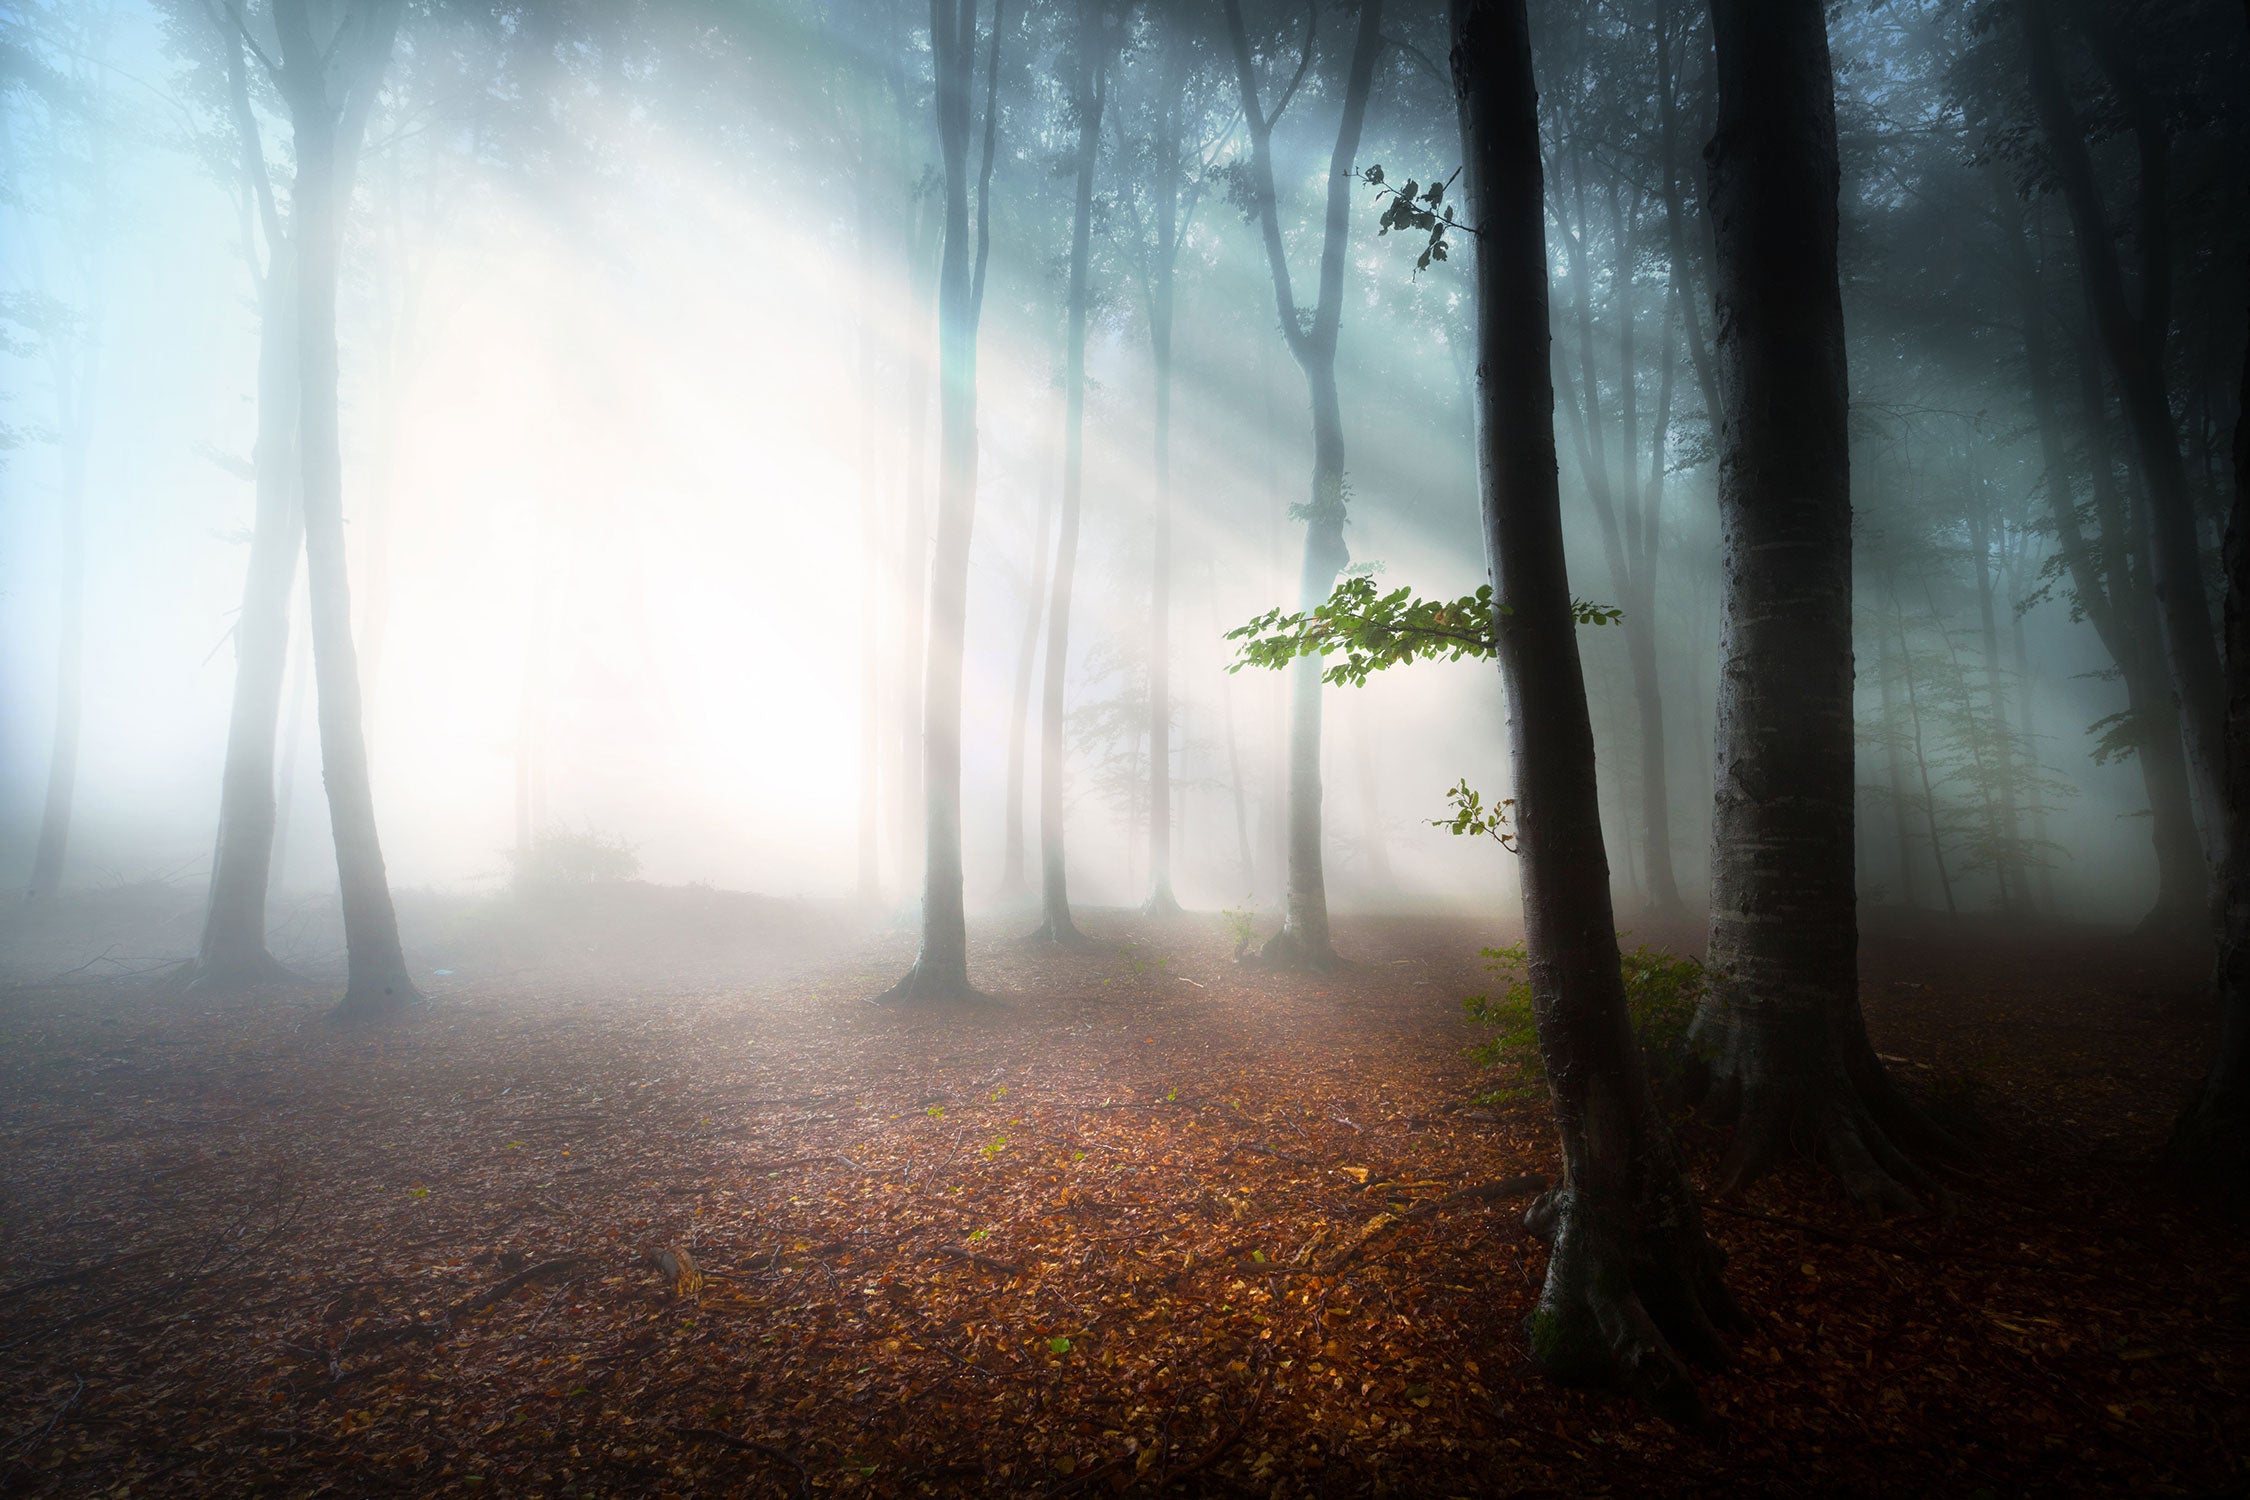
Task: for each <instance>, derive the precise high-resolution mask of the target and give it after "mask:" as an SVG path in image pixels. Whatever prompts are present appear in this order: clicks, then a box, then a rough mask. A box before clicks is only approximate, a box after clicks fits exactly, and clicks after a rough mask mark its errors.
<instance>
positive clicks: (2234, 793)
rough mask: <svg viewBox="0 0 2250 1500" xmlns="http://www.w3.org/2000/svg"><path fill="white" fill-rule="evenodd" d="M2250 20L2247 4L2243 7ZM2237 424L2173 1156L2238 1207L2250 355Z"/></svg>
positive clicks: (2248, 1098) (2245, 968)
mask: <svg viewBox="0 0 2250 1500" xmlns="http://www.w3.org/2000/svg"><path fill="white" fill-rule="evenodd" d="M2243 16H2244V19H2245V20H2250V3H2245V5H2244V6H2243ZM2237 389H2238V393H2239V394H2238V399H2239V401H2240V410H2239V411H2238V413H2237V415H2236V417H2235V425H2234V504H2233V507H2232V509H2231V512H2230V514H2229V516H2228V519H2227V540H2226V575H2227V596H2226V610H2225V615H2224V619H2225V625H2226V752H2227V754H2226V772H2227V777H2226V792H2227V801H2226V804H2225V814H2226V818H2227V823H2228V828H2227V835H2228V836H2227V838H2226V840H2225V847H2226V851H2227V852H2226V858H2225V860H2224V861H2223V862H2222V863H2221V864H2220V866H2219V879H2218V888H2219V890H2218V894H2219V899H2218V901H2217V902H2216V903H2215V905H2216V907H2217V910H2218V917H2219V921H2218V935H2219V941H2218V959H2217V963H2216V966H2215V968H2214V972H2213V988H2214V989H2216V991H2217V992H2218V994H2217V998H2218V1003H2219V1045H2218V1049H2217V1051H2215V1052H2214V1053H2213V1054H2212V1057H2211V1065H2210V1067H2209V1069H2208V1070H2207V1071H2206V1072H2205V1073H2204V1075H2203V1087H2202V1088H2201V1089H2200V1090H2199V1091H2198V1092H2197V1094H2196V1097H2195V1099H2194V1100H2193V1101H2192V1102H2191V1103H2190V1104H2189V1105H2188V1107H2187V1109H2186V1110H2185V1111H2184V1112H2183V1113H2182V1114H2181V1116H2180V1120H2179V1124H2178V1125H2177V1126H2176V1127H2175V1128H2174V1129H2173V1132H2172V1139H2171V1142H2170V1146H2169V1150H2168V1155H2169V1157H2170V1159H2171V1160H2172V1162H2173V1164H2174V1165H2175V1167H2177V1168H2178V1169H2179V1170H2180V1172H2181V1173H2182V1175H2183V1176H2185V1177H2186V1178H2187V1179H2188V1180H2189V1181H2191V1182H2193V1183H2196V1184H2198V1185H2199V1186H2201V1187H2203V1188H2205V1189H2207V1190H2210V1191H2213V1192H2215V1193H2217V1194H2218V1195H2220V1196H2222V1197H2223V1198H2225V1199H2226V1200H2228V1201H2229V1202H2230V1203H2231V1204H2232V1205H2233V1206H2234V1207H2237V1208H2240V1207H2241V1206H2243V1205H2244V1204H2250V349H2245V350H2244V352H2243V357H2242V383H2241V385H2240V386H2239V387H2238V388H2237Z"/></svg>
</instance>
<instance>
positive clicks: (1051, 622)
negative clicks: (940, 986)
mask: <svg viewBox="0 0 2250 1500" xmlns="http://www.w3.org/2000/svg"><path fill="white" fill-rule="evenodd" d="M1106 29H1107V22H1106V20H1105V18H1104V14H1103V0H1079V4H1078V45H1077V55H1076V59H1075V62H1074V73H1073V78H1072V84H1071V105H1072V110H1073V112H1074V113H1075V114H1076V115H1077V118H1078V154H1077V172H1078V176H1077V182H1076V186H1075V190H1074V193H1073V196H1072V199H1071V221H1070V290H1069V294H1068V296H1069V302H1068V305H1067V307H1066V309H1065V312H1064V318H1065V326H1064V330H1063V471H1062V518H1061V523H1060V525H1059V526H1058V527H1057V531H1056V538H1055V572H1054V578H1053V580H1052V582H1050V584H1049V585H1048V590H1049V592H1048V596H1047V658H1046V680H1045V682H1044V683H1043V684H1042V686H1041V688H1040V694H1039V927H1038V930H1037V931H1035V932H1034V933H1033V934H1032V936H1033V937H1034V938H1036V939H1040V940H1043V941H1046V942H1050V943H1065V944H1073V943H1080V942H1084V941H1085V938H1084V936H1083V935H1082V934H1081V933H1080V932H1079V931H1078V926H1077V924H1076V923H1075V922H1073V921H1072V920H1071V918H1070V882H1069V871H1068V867H1067V865H1066V863H1065V860H1064V853H1063V831H1064V830H1063V820H1064V817H1065V816H1066V811H1065V799H1064V796H1063V771H1064V762H1065V756H1064V746H1063V693H1064V690H1065V686H1066V684H1067V682H1068V680H1069V675H1070V605H1071V592H1072V589H1073V586H1074V585H1075V584H1076V582H1077V577H1078V521H1079V510H1080V505H1081V501H1082V499H1083V495H1084V485H1083V481H1084V477H1085V460H1086V315H1087V302H1088V299H1089V297H1090V295H1091V290H1092V289H1091V279H1092V257H1093V226H1094V167H1095V165H1096V164H1097V163H1098V162H1099V160H1100V158H1101V145H1102V107H1103V105H1104V104H1105V103H1106V101H1107V99H1108V83H1107V79H1106V71H1107V70H1106V66H1105V57H1104V53H1105V52H1106V50H1107V48H1108V38H1107V35H1106Z"/></svg>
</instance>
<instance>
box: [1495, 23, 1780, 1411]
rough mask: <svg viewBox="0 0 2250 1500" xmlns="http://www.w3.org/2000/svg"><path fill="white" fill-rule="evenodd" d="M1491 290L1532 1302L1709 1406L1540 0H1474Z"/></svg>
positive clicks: (1691, 1222) (1616, 1367)
mask: <svg viewBox="0 0 2250 1500" xmlns="http://www.w3.org/2000/svg"><path fill="white" fill-rule="evenodd" d="M1452 29H1453V54H1452V62H1453V79H1454V89H1455V95H1456V99H1457V101H1458V103H1459V108H1460V117H1461V134H1462V150H1463V154H1464V155H1465V156H1466V157H1467V158H1468V170H1467V174H1466V175H1467V177H1468V199H1469V205H1470V212H1469V219H1470V221H1471V222H1473V223H1474V224H1476V225H1477V226H1478V230H1479V233H1478V234H1477V235H1476V236H1475V237H1474V241H1475V250H1474V254H1475V266H1476V272H1475V275H1476V290H1477V363H1478V376H1477V388H1478V411H1479V417H1480V421H1479V433H1478V458H1479V468H1480V470H1481V479H1482V483H1481V486H1480V488H1481V490H1482V496H1483V513H1484V530H1485V548H1486V553H1487V556H1488V558H1489V559H1490V561H1491V566H1492V569H1493V577H1494V584H1495V591H1494V605H1495V609H1494V615H1493V635H1494V638H1495V640H1496V642H1497V644H1498V647H1499V651H1498V655H1499V662H1500V674H1501V679H1502V681H1503V683H1504V684H1505V686H1506V691H1507V696H1508V705H1509V716H1508V751H1509V760H1510V764H1511V766H1512V768H1513V772H1514V786H1515V795H1516V809H1515V815H1516V823H1517V829H1518V836H1519V851H1520V854H1521V856H1522V865H1523V891H1524V922H1525V932H1526V942H1527V945H1528V947H1529V950H1530V954H1531V964H1530V969H1531V984H1532V1002H1533V1007H1534V1011H1535V1014H1536V1016H1537V1020H1538V1028H1539V1048H1540V1053H1541V1056H1542V1057H1543V1059H1544V1061H1545V1063H1546V1070H1547V1078H1548V1082H1549V1087H1550V1088H1551V1089H1552V1091H1553V1094H1554V1109H1555V1126H1556V1129H1557V1131H1558V1133H1559V1134H1560V1135H1561V1137H1562V1147H1563V1181H1562V1183H1561V1185H1560V1186H1558V1187H1557V1188H1555V1189H1553V1190H1552V1191H1550V1192H1549V1193H1548V1194H1547V1195H1546V1196H1544V1197H1543V1198H1541V1199H1540V1201H1539V1203H1538V1204H1537V1205H1536V1206H1535V1207H1534V1209H1533V1210H1532V1213H1531V1216H1530V1222H1531V1224H1532V1226H1533V1228H1534V1230H1535V1232H1538V1233H1540V1234H1542V1236H1543V1237H1545V1238H1547V1239H1548V1240H1549V1242H1550V1243H1551V1245H1552V1247H1553V1249H1552V1253H1551V1254H1550V1255H1549V1257H1548V1260H1547V1277H1546V1284H1545V1286H1544V1287H1543V1288H1542V1290H1541V1292H1540V1298H1539V1304H1538V1307H1537V1308H1536V1309H1535V1310H1534V1311H1533V1313H1532V1314H1531V1317H1530V1319H1529V1320H1528V1322H1527V1324H1526V1329H1527V1332H1528V1333H1529V1336H1530V1343H1531V1354H1532V1358H1533V1359H1534V1360H1535V1361H1537V1362H1538V1364H1539V1365H1540V1367H1541V1368H1542V1369H1543V1370H1545V1371H1546V1372H1547V1373H1548V1374H1549V1375H1551V1376H1554V1377H1556V1378H1558V1379H1562V1380H1566V1381H1576V1382H1591V1383H1600V1384H1616V1385H1621V1386H1623V1387H1624V1388H1626V1389H1627V1390H1629V1391H1631V1392H1632V1393H1633V1394H1635V1395H1636V1396H1638V1397H1640V1398H1641V1399H1642V1400H1644V1401H1646V1402H1647V1403H1648V1404H1649V1405H1650V1406H1651V1407H1653V1408H1655V1409H1657V1410H1659V1411H1661V1412H1664V1413H1666V1414H1668V1415H1672V1416H1675V1417H1684V1418H1692V1417H1695V1416H1698V1415H1700V1412H1701V1404H1700V1401H1699V1400H1698V1398H1697V1396H1696V1393H1695V1387H1694V1384H1693V1381H1692V1380H1691V1379H1690V1377H1689V1375H1688V1372H1687V1367H1686V1365H1685V1363H1684V1362H1683V1359H1682V1355H1685V1356H1686V1357H1687V1358H1690V1359H1703V1360H1709V1361H1713V1362H1716V1361H1718V1360H1719V1359H1720V1358H1721V1357H1722V1356H1721V1350H1720V1347H1719V1340H1718V1335H1717V1332H1716V1331H1715V1327H1714V1325H1715V1324H1725V1323H1733V1322H1735V1321H1737V1319H1738V1314H1737V1313H1736V1311H1735V1308H1734V1303H1733V1300H1732V1299H1731V1297H1729V1295H1728V1293H1727V1291H1726V1287H1725V1284H1724V1283H1723V1281H1722V1280H1721V1278H1720V1267H1721V1265H1722V1263H1723V1261H1724V1255H1723V1254H1722V1252H1721V1251H1720V1250H1719V1249H1718V1247H1717V1246H1716V1245H1714V1244H1713V1243H1712V1242H1711V1241H1710V1240H1709V1239H1708V1238H1707V1237H1706V1236H1705V1235H1704V1233H1703V1227H1702V1222H1701V1217H1700V1215H1699V1213H1698V1211H1697V1209H1696V1204H1695V1199H1694V1196H1693V1194H1692V1193H1691V1192H1690V1190H1689V1188H1688V1184H1687V1180H1686V1178H1685V1177H1684V1176H1683V1175H1682V1173H1681V1170H1680V1164H1679V1158H1678V1155H1677V1153H1676V1151H1675V1149H1674V1147H1673V1144H1672V1139H1671V1134H1670V1131H1669V1129H1668V1128H1667V1126H1666V1123H1665V1119H1664V1114H1663V1111H1662V1110H1661V1109H1660V1108H1658V1106H1657V1103H1656V1098H1655V1094H1654V1092H1653V1090H1652V1089H1651V1088H1650V1085H1649V1080H1648V1074H1647V1070H1646V1067H1645V1065H1644V1063H1643V1061H1642V1058H1641V1052H1640V1047H1639V1045H1638V1044H1637V1043H1636V1041H1635V1040H1634V1037H1633V1030H1632V1025H1631V1023H1630V1021H1629V1020H1628V1018H1627V1015H1626V1009H1625V990H1624V984H1623V981H1622V979H1621V977H1620V973H1619V964H1618V955H1617V937H1616V930H1615V919H1614V915H1613V913H1612V911H1611V907H1610V895H1609V861H1608V857H1607V855H1606V854H1605V852H1604V849H1603V844H1602V829H1601V817H1600V810H1599V800H1598V797H1597V795H1596V791H1595V785H1594V735H1593V724H1592V721H1591V719H1590V717H1589V715H1588V712H1587V706H1586V684H1585V677H1584V674H1583V671H1582V670H1581V667H1580V663H1579V656H1578V639H1577V632H1576V624H1575V620H1574V618H1573V615H1572V611H1571V602H1570V583H1569V579H1568V577H1567V575H1566V572H1565V567H1564V557H1563V538H1562V502H1561V496H1560V494H1559V492H1558V490H1557V488H1556V480H1555V429H1554V387H1553V384H1552V380H1551V377H1550V374H1549V363H1548V338H1549V332H1548V321H1547V316H1548V306H1547V253H1546V248H1547V247H1546V217H1545V195H1544V188H1543V185H1542V182H1541V164H1540V154H1539V120H1538V110H1537V104H1536V97H1537V96H1536V92H1535V86H1534V83H1533V80H1532V70H1531V40H1530V32H1529V28H1528V25H1527V23H1526V20H1525V15H1524V6H1523V4H1522V3H1521V0H1453V7H1452Z"/></svg>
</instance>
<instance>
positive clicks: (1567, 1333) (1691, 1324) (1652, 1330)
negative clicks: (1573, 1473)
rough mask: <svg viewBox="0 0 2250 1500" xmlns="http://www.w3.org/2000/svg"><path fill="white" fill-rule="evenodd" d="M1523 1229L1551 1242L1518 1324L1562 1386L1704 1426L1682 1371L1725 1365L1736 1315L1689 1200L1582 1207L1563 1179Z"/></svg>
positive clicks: (1719, 1261) (1718, 1261)
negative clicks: (1724, 1338) (1726, 1341)
mask: <svg viewBox="0 0 2250 1500" xmlns="http://www.w3.org/2000/svg"><path fill="white" fill-rule="evenodd" d="M1629 1222H1630V1223H1633V1224H1635V1225H1636V1226H1637V1228H1632V1229H1629V1228H1628V1227H1627V1226H1628V1223H1629ZM1524 1225H1525V1227H1526V1228H1528V1229H1529V1230H1530V1231H1531V1232H1532V1233H1533V1234H1534V1235H1536V1236H1538V1237H1539V1238H1541V1239H1543V1240H1546V1241H1548V1242H1549V1244H1550V1245H1552V1247H1553V1253H1552V1255H1551V1256H1550V1257H1549V1259H1548V1262H1547V1280H1546V1285H1545V1287H1544V1288H1543V1289H1542V1290H1541V1292H1540V1295H1539V1305H1538V1306H1537V1307H1536V1308H1534V1309H1533V1310H1532V1313H1531V1316H1530V1317H1529V1318H1527V1319H1525V1320H1524V1332H1525V1334H1526V1336H1527V1337H1528V1338H1529V1340H1530V1344H1531V1357H1532V1359H1533V1360H1534V1361H1535V1362H1536V1363H1537V1364H1538V1365H1539V1367H1540V1369H1541V1370H1542V1371H1543V1372H1545V1373H1546V1375H1547V1376H1548V1377H1549V1378H1550V1379H1553V1380H1557V1381H1560V1382H1562V1383H1564V1384H1566V1385H1586V1386H1597V1387H1605V1388H1613V1389H1618V1390H1622V1391H1624V1392H1625V1393H1626V1394H1628V1395H1631V1396H1633V1397H1634V1398H1635V1399H1637V1400H1638V1401H1640V1402H1641V1403H1642V1404H1643V1405H1644V1406H1646V1407H1647V1408H1648V1409H1649V1410H1650V1411H1652V1412H1655V1413H1656V1414H1657V1415H1658V1416H1661V1417H1664V1418H1666V1419H1668V1420H1670V1421H1674V1422H1679V1423H1682V1424H1684V1425H1691V1426H1692V1425H1696V1424H1699V1423H1701V1422H1702V1421H1703V1419H1704V1410H1703V1401H1702V1398H1701V1397H1700V1396H1699V1395H1697V1393H1696V1389H1695V1380H1694V1377H1693V1376H1692V1375H1691V1374H1690V1373H1689V1369H1688V1365H1689V1363H1690V1362H1691V1361H1692V1362H1694V1363H1698V1364H1704V1365H1711V1366H1723V1365H1725V1364H1726V1362H1727V1357H1726V1350H1725V1348H1724V1346H1723V1345H1722V1344H1721V1343H1720V1341H1719V1333H1720V1330H1721V1329H1725V1328H1738V1327H1740V1326H1742V1322H1743V1319H1742V1314H1741V1312H1740V1310H1739V1309H1738V1308H1737V1307H1736V1306H1735V1302H1734V1298H1733V1297H1732V1296H1731V1295H1730V1294H1729V1293H1728V1292H1727V1289H1726V1284H1725V1282H1724V1281H1723V1280H1722V1279H1721V1272H1722V1269H1723V1268H1724V1266H1725V1263H1726V1256H1725V1252H1723V1251H1721V1250H1720V1249H1719V1247H1718V1246H1717V1245H1715V1244H1713V1243H1712V1242H1711V1241H1710V1240H1709V1239H1707V1238H1705V1237H1704V1234H1703V1229H1702V1223H1701V1220H1700V1219H1699V1218H1698V1217H1697V1215H1696V1213H1695V1210H1694V1207H1693V1205H1692V1204H1689V1203H1684V1202H1683V1203H1679V1204H1663V1203H1658V1204H1648V1205H1639V1206H1637V1207H1636V1208H1634V1209H1633V1210H1632V1211H1631V1212H1628V1211H1627V1205H1623V1204H1617V1205H1601V1204H1595V1203H1590V1202H1587V1201H1586V1200H1585V1199H1583V1198H1582V1197H1581V1196H1580V1194H1579V1193H1578V1192H1577V1190H1576V1189H1574V1188H1573V1187H1572V1186H1571V1185H1570V1184H1568V1183H1565V1184H1563V1185H1562V1186H1560V1187H1556V1188H1552V1189H1550V1190H1549V1191H1548V1192H1547V1193H1545V1194H1544V1195H1542V1196H1541V1197H1540V1199H1539V1201H1538V1202H1536V1203H1534V1204H1533V1205H1532V1206H1531V1209H1530V1211H1529V1212H1528V1213H1526V1214H1525V1215H1524Z"/></svg>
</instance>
